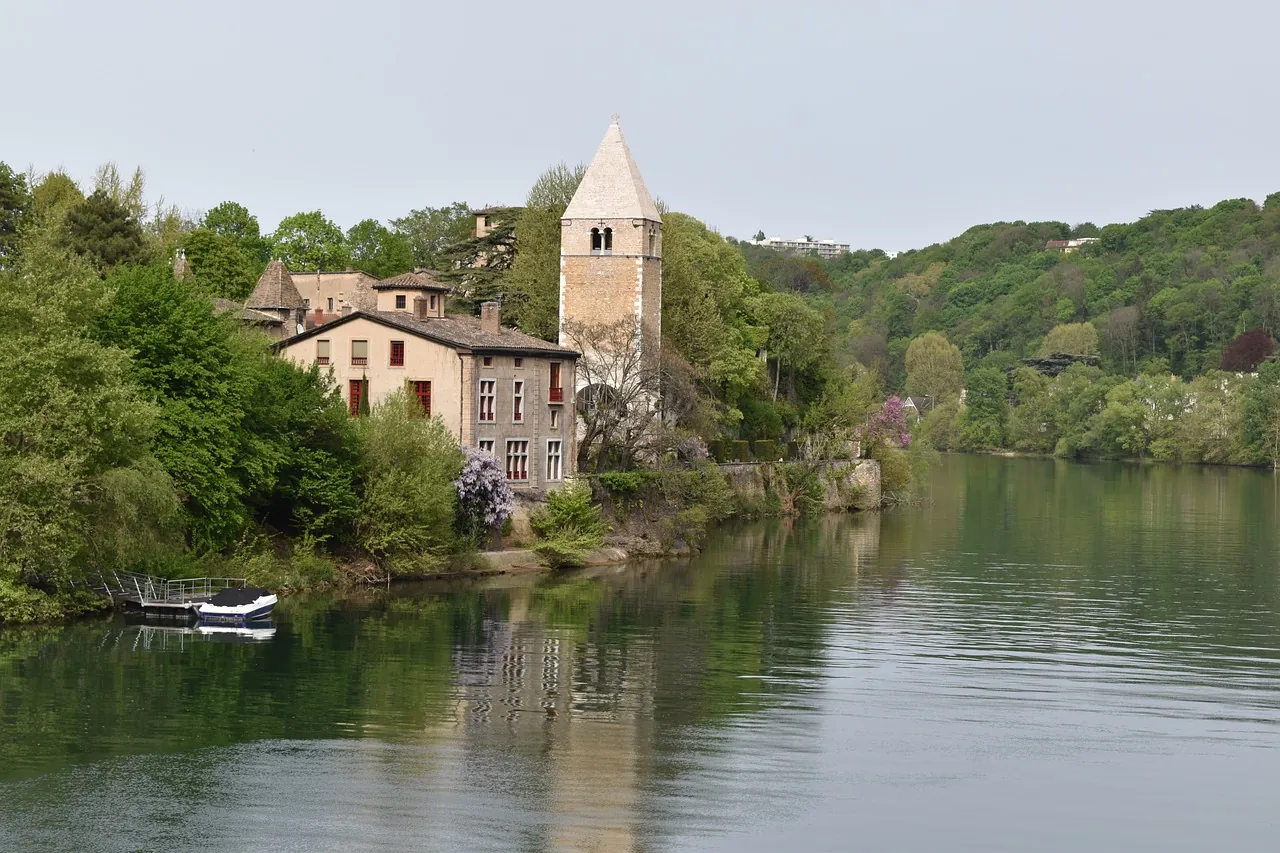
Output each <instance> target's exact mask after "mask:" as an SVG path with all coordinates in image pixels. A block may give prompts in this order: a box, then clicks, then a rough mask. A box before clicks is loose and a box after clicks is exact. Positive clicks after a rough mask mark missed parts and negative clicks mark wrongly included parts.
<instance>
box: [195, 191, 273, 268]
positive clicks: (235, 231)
mask: <svg viewBox="0 0 1280 853" xmlns="http://www.w3.org/2000/svg"><path fill="white" fill-rule="evenodd" d="M200 225H201V227H203V228H207V229H209V230H210V231H212V232H213V233H215V234H218V235H221V236H223V237H226V238H227V239H229V240H231V241H233V242H234V243H235V244H236V245H237V246H238V247H239V248H240V249H241V250H242V251H244V252H245V253H246V254H248V255H249V257H251V258H253V259H254V260H255V261H257V262H258V263H260V264H265V263H266V262H267V261H269V260H270V259H271V243H270V242H269V241H267V240H264V239H263V238H262V233H261V231H260V230H259V227H258V217H256V216H254V215H253V214H252V213H250V212H249V210H248V208H246V207H245V206H244V205H242V204H237V203H236V202H234V201H224V202H222V203H221V204H219V205H217V206H216V207H212V208H210V209H209V211H208V212H207V213H205V215H204V219H203V220H201V222H200Z"/></svg>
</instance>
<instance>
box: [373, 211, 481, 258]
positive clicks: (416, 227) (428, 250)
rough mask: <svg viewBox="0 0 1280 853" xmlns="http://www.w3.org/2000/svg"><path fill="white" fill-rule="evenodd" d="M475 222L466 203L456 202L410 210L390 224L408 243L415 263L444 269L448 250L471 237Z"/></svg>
mask: <svg viewBox="0 0 1280 853" xmlns="http://www.w3.org/2000/svg"><path fill="white" fill-rule="evenodd" d="M474 222H475V220H474V218H473V217H472V215H471V208H470V207H468V206H467V203H466V202H465V201H455V202H454V203H453V204H451V205H447V206H445V207H424V208H422V209H421V210H411V211H409V213H408V214H406V215H405V216H402V217H401V218H399V219H393V220H391V227H392V228H393V229H395V231H396V233H397V234H399V235H400V236H401V237H403V238H404V239H405V240H407V241H408V242H409V248H410V249H411V250H412V252H413V262H414V264H415V265H416V266H419V267H423V268H425V269H434V270H443V269H447V268H448V267H447V257H446V254H447V252H448V250H449V249H450V248H451V247H453V246H454V245H456V244H458V243H461V242H463V241H464V240H467V239H468V238H470V237H471V232H472V227H473V225H474Z"/></svg>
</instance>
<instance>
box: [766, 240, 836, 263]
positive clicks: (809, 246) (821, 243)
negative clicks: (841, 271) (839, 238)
mask: <svg viewBox="0 0 1280 853" xmlns="http://www.w3.org/2000/svg"><path fill="white" fill-rule="evenodd" d="M751 242H752V243H754V244H755V245H757V246H760V247H762V248H765V249H773V250H774V251H775V252H786V253H788V254H792V255H807V254H809V253H811V252H817V253H818V257H820V258H822V259H823V260H824V261H829V260H831V259H832V258H835V257H838V256H839V255H840V254H842V253H844V252H847V251H849V244H848V243H837V242H836V241H835V240H812V239H810V238H808V237H797V238H796V239H794V240H788V239H787V238H785V237H765V238H764V239H763V240H752V241H751Z"/></svg>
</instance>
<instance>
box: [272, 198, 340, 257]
mask: <svg viewBox="0 0 1280 853" xmlns="http://www.w3.org/2000/svg"><path fill="white" fill-rule="evenodd" d="M271 251H272V254H273V255H274V256H275V257H276V258H278V259H280V260H281V261H284V265H285V266H286V267H288V268H289V269H290V270H306V271H308V272H313V271H323V270H341V269H343V268H344V267H346V266H347V264H348V263H350V260H351V253H350V249H349V248H348V247H347V240H346V237H345V236H343V233H342V229H341V228H339V227H338V226H337V225H335V224H333V222H331V221H329V220H328V219H326V218H325V215H324V213H322V212H321V211H319V210H313V211H310V212H308V213H295V214H294V215H293V216H286V217H285V218H284V219H282V220H280V225H279V226H277V228H276V231H275V233H274V234H272V235H271Z"/></svg>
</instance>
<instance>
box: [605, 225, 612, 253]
mask: <svg viewBox="0 0 1280 853" xmlns="http://www.w3.org/2000/svg"><path fill="white" fill-rule="evenodd" d="M612 251H613V229H612V228H606V229H604V253H605V254H606V255H607V254H609V253H610V252H612Z"/></svg>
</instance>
